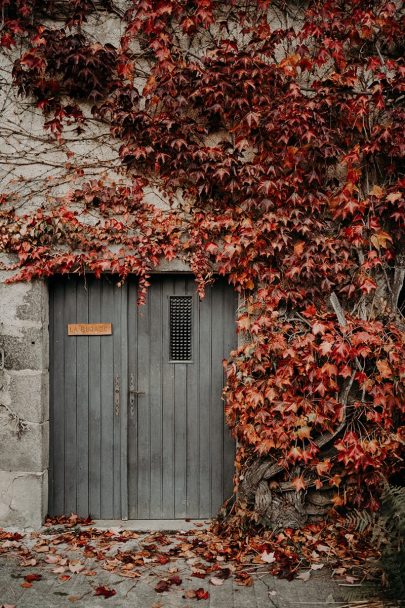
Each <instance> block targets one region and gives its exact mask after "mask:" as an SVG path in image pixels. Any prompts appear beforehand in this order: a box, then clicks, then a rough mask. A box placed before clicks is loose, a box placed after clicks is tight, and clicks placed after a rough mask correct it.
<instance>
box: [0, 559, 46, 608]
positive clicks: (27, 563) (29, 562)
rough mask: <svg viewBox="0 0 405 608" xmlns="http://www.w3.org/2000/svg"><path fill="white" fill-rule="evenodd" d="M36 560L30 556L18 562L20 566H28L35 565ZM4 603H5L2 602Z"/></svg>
mask: <svg viewBox="0 0 405 608" xmlns="http://www.w3.org/2000/svg"><path fill="white" fill-rule="evenodd" d="M37 563H38V562H37V560H36V559H34V558H32V559H27V560H22V561H21V562H20V566H23V567H24V568H27V567H29V566H36V565H37ZM4 605H6V604H4Z"/></svg>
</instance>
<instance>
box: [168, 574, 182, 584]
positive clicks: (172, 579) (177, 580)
mask: <svg viewBox="0 0 405 608" xmlns="http://www.w3.org/2000/svg"><path fill="white" fill-rule="evenodd" d="M169 583H170V584H171V585H181V583H182V580H181V578H180V577H179V576H177V575H174V576H171V577H170V578H169Z"/></svg>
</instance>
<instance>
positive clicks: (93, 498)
mask: <svg viewBox="0 0 405 608" xmlns="http://www.w3.org/2000/svg"><path fill="white" fill-rule="evenodd" d="M88 284H89V323H100V316H101V315H100V306H101V283H100V281H98V280H96V279H89V280H88ZM100 350H101V338H100V337H99V336H92V339H91V340H89V507H90V515H91V516H92V517H96V518H99V517H101V505H100V487H101V484H100V480H101V471H100V467H101V443H100V442H101V386H100V384H101V383H100V375H101V367H100V363H101V359H100Z"/></svg>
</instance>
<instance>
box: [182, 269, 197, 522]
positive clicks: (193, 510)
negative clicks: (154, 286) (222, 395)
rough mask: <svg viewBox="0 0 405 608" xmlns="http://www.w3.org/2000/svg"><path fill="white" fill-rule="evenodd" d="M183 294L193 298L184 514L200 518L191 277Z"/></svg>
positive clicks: (187, 380)
mask: <svg viewBox="0 0 405 608" xmlns="http://www.w3.org/2000/svg"><path fill="white" fill-rule="evenodd" d="M186 293H187V295H191V296H192V298H193V306H192V311H193V312H192V321H191V327H192V357H193V362H192V363H190V364H189V365H187V366H186V375H187V379H186V382H187V416H186V420H185V424H186V437H187V453H186V468H187V505H186V515H187V517H193V518H198V517H199V498H200V488H199V485H200V480H199V473H200V464H199V458H200V445H199V444H200V431H199V405H200V404H199V374H198V370H199V365H200V361H199V355H200V352H199V348H198V337H199V315H198V309H199V305H200V302H199V298H198V294H197V293H196V288H195V282H194V279H193V278H192V277H189V278H187V280H186Z"/></svg>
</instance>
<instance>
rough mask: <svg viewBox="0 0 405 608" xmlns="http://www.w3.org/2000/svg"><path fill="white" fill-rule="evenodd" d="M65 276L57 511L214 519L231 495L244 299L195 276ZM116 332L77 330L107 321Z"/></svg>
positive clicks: (57, 338) (55, 394) (56, 309)
mask: <svg viewBox="0 0 405 608" xmlns="http://www.w3.org/2000/svg"><path fill="white" fill-rule="evenodd" d="M151 282H152V285H151V288H150V290H149V294H148V299H147V303H146V305H144V306H142V307H139V308H138V307H137V305H136V299H137V293H136V291H137V288H136V281H135V280H130V281H129V282H128V283H127V284H126V285H125V286H124V287H121V288H118V287H117V286H116V285H115V283H114V281H113V280H112V279H108V278H107V277H106V278H103V279H102V280H96V279H94V278H92V277H89V278H86V281H84V280H83V279H79V278H58V279H55V280H53V281H52V282H51V290H50V295H51V299H50V334H51V344H50V361H51V399H50V401H51V413H50V417H51V459H50V492H49V512H50V513H51V514H53V515H57V514H63V513H70V512H72V511H74V512H78V513H79V514H80V515H83V516H85V515H89V514H90V515H91V516H93V517H97V518H104V519H110V518H121V517H130V518H131V519H157V518H159V519H160V518H162V519H163V518H164V519H176V518H184V517H193V518H198V517H209V516H211V515H215V513H216V512H217V510H218V508H219V507H220V505H221V504H222V502H223V501H224V499H226V498H227V497H228V496H229V495H230V494H231V492H232V476H233V456H234V444H233V441H232V440H231V437H230V435H229V431H228V430H227V429H226V427H225V424H224V415H223V402H222V400H221V392H222V387H223V381H224V375H223V367H222V360H223V359H224V358H225V357H227V356H228V354H229V351H230V350H231V349H232V348H234V347H235V345H236V333H235V320H234V318H235V310H236V296H235V294H234V292H233V291H232V289H231V288H230V287H229V286H228V285H227V284H226V282H225V281H224V280H218V281H217V282H216V283H215V284H214V286H213V287H210V288H209V289H208V290H207V295H206V297H205V299H204V300H203V301H199V299H198V297H197V295H196V292H195V283H194V280H193V278H192V277H188V276H184V275H183V276H181V275H176V276H175V275H168V276H167V275H166V276H162V275H160V276H156V277H154V278H153V279H152V281H151ZM109 322H111V323H112V325H113V333H112V335H110V336H68V334H67V325H68V324H69V323H109Z"/></svg>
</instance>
